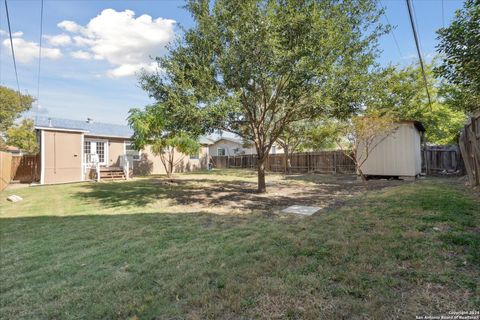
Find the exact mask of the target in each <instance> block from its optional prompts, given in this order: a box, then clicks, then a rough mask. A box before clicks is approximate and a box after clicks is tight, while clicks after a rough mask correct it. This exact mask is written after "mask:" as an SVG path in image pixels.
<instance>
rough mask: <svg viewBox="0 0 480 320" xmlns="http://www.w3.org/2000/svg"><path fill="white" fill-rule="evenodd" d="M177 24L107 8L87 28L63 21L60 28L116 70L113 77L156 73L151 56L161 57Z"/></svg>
mask: <svg viewBox="0 0 480 320" xmlns="http://www.w3.org/2000/svg"><path fill="white" fill-rule="evenodd" d="M174 25H175V21H174V20H170V19H163V18H157V19H152V17H151V16H149V15H146V14H144V15H141V16H139V17H138V18H135V13H134V12H133V11H131V10H125V11H122V12H118V11H115V10H113V9H105V10H103V11H102V12H101V13H100V14H99V15H98V16H96V17H95V18H93V19H91V20H90V22H89V23H88V24H87V25H85V26H80V25H78V24H77V23H75V22H73V21H62V22H60V23H59V24H58V26H59V27H60V28H62V29H64V30H66V31H68V32H71V33H75V34H77V35H76V36H74V37H73V41H74V44H75V45H77V46H80V47H85V50H88V52H89V53H90V54H91V55H92V56H93V57H94V58H95V59H105V60H106V61H108V62H109V63H110V64H112V65H114V66H115V68H113V69H111V70H109V71H108V72H107V75H108V76H110V77H125V76H131V75H134V74H135V73H136V72H137V71H139V70H141V69H142V68H145V69H147V70H154V64H152V60H151V58H150V56H157V55H161V54H163V53H164V52H165V46H166V45H167V44H168V43H169V42H170V41H171V40H172V39H173V37H174Z"/></svg>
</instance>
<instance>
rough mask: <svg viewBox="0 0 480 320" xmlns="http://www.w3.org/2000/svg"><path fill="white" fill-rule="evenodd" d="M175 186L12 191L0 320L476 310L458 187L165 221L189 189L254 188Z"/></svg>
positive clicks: (219, 179) (0, 239) (473, 247)
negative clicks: (301, 212) (286, 210)
mask: <svg viewBox="0 0 480 320" xmlns="http://www.w3.org/2000/svg"><path fill="white" fill-rule="evenodd" d="M185 177H187V178H188V179H187V180H185V181H184V183H182V184H175V185H162V184H158V183H152V181H151V180H148V179H144V180H135V181H129V182H124V183H101V184H75V185H62V186H49V187H38V188H27V189H18V190H15V194H19V195H20V196H22V197H24V198H25V200H24V201H22V202H20V203H15V204H12V203H7V202H5V201H4V200H3V199H4V198H5V196H6V195H7V194H10V193H12V192H2V193H0V196H1V198H2V200H1V202H0V215H1V217H2V219H0V258H1V259H0V318H4V319H32V318H38V319H116V318H118V319H136V318H138V319H183V318H188V319H218V318H222V319H229V318H235V319H237V318H240V317H243V318H245V319H248V318H281V319H319V318H323V319H338V318H346V319H351V318H376V319H380V318H386V317H387V318H409V319H411V318H412V317H413V316H415V315H434V314H440V313H446V312H448V311H451V310H454V311H459V310H474V309H476V310H478V309H479V308H480V300H479V298H478V297H479V296H480V291H479V279H480V259H479V252H480V247H479V243H480V232H479V225H480V204H479V202H478V200H476V199H475V198H473V197H472V196H471V195H469V194H468V193H466V192H465V191H464V190H463V189H462V187H461V186H457V185H456V184H452V183H448V181H447V180H432V181H426V182H421V183H415V184H402V185H400V186H396V187H392V188H385V189H382V190H372V191H368V192H366V193H361V194H359V195H357V196H355V197H352V198H349V199H347V200H345V201H344V202H342V204H341V205H339V206H335V207H331V208H330V209H326V210H324V211H322V212H321V213H320V214H317V215H314V216H311V217H304V218H300V217H295V216H284V215H279V214H262V212H253V213H250V214H245V215H215V214H211V213H206V212H203V211H202V210H200V211H199V212H189V213H185V212H182V211H181V210H179V208H180V209H181V207H179V206H178V205H172V207H169V206H168V204H169V203H170V202H169V201H170V200H171V199H170V198H169V197H172V196H175V195H177V196H181V192H182V191H183V190H195V189H194V187H192V185H194V184H195V181H196V180H195V179H198V180H199V181H201V182H198V183H201V187H202V188H205V186H208V185H209V184H210V185H213V184H215V183H216V184H225V185H227V184H231V183H233V184H238V183H240V182H241V181H243V182H245V181H247V182H248V181H254V180H255V176H250V175H249V174H247V173H235V172H227V173H225V172H221V173H220V172H218V173H210V174H208V177H210V178H209V179H211V180H208V179H207V180H205V177H204V176H203V175H198V176H197V175H195V174H188V175H185V176H182V179H183V178H185ZM192 179H193V180H192ZM275 179H276V180H275ZM278 179H280V178H279V177H277V176H275V177H274V181H277V180H278ZM329 181H331V179H330V180H329ZM317 182H318V181H317ZM295 183H296V182H295ZM298 186H299V185H297V184H295V185H292V187H298ZM169 208H173V209H172V210H171V211H172V212H169Z"/></svg>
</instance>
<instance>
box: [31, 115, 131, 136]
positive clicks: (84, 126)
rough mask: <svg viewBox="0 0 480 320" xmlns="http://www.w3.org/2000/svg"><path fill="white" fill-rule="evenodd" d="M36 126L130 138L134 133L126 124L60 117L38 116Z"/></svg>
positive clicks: (93, 134)
mask: <svg viewBox="0 0 480 320" xmlns="http://www.w3.org/2000/svg"><path fill="white" fill-rule="evenodd" d="M35 128H43V129H50V128H51V129H52V130H55V129H66V130H72V131H75V130H78V131H83V132H85V133H86V134H87V135H92V136H103V137H120V138H130V137H131V136H132V135H133V130H132V129H131V128H130V127H129V126H125V125H120V124H111V123H102V122H95V121H90V122H88V121H81V120H70V119H60V118H38V119H37V120H36V121H35Z"/></svg>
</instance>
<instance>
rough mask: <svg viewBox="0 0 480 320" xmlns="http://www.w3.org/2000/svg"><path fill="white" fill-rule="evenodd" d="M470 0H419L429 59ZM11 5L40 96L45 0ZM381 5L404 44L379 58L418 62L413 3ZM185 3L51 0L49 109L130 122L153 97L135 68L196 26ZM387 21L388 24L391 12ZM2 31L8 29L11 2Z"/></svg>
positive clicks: (6, 73) (2, 58)
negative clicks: (130, 116) (442, 30)
mask: <svg viewBox="0 0 480 320" xmlns="http://www.w3.org/2000/svg"><path fill="white" fill-rule="evenodd" d="M2 2H3V1H2ZM462 3H463V2H462V1H461V0H443V1H442V0H413V5H414V9H415V15H416V17H417V23H418V31H419V35H420V40H421V45H422V50H423V54H424V56H425V58H426V59H427V60H430V59H431V58H432V57H433V55H434V53H435V45H436V34H435V31H436V30H437V29H438V28H440V27H442V26H443V24H445V25H448V24H449V23H450V20H451V19H452V17H453V16H454V13H455V10H456V9H459V8H461V7H462ZM8 4H9V13H10V22H11V27H12V32H13V33H14V34H15V36H14V48H15V50H16V55H17V68H18V77H19V83H20V89H21V90H22V91H24V92H28V93H30V94H31V95H33V96H36V95H37V72H38V42H39V32H40V29H39V26H40V1H39V0H22V1H18V0H17V1H15V0H10V1H9V2H8ZM380 4H381V5H383V6H384V7H385V8H386V16H387V18H388V20H389V22H390V23H391V24H392V25H394V26H396V28H395V30H394V32H393V35H394V36H395V38H396V40H397V42H398V45H399V48H397V46H396V44H395V41H394V37H393V35H392V34H389V35H386V36H384V37H383V38H382V39H381V41H380V47H381V49H382V51H383V52H382V55H381V57H380V58H379V59H380V60H379V62H380V63H381V64H384V65H385V64H388V63H393V64H399V65H407V64H409V63H412V62H414V61H416V59H417V58H416V51H415V45H414V40H413V36H412V31H411V27H410V24H409V20H408V12H407V8H406V4H405V1H404V0H383V1H382V2H380ZM182 6H183V1H154V0H148V1H142V0H135V1H95V0H85V1H73V0H69V1H64V0H45V2H44V23H43V34H44V37H43V39H42V46H43V48H44V50H43V51H42V52H43V58H42V64H41V79H40V99H39V104H40V106H41V109H40V110H41V114H42V115H49V116H52V117H61V118H70V119H79V120H81V119H86V118H87V117H91V118H93V119H95V120H97V121H102V122H111V123H118V124H124V123H125V118H126V116H127V115H128V110H129V109H130V108H132V107H143V106H144V105H146V104H148V103H149V102H150V101H149V99H148V97H147V95H146V93H145V92H143V91H142V90H141V89H140V88H139V87H138V81H137V78H136V77H135V71H136V70H138V69H139V68H141V67H144V68H147V69H148V68H151V67H152V66H151V62H150V60H149V58H148V56H149V55H153V56H154V55H161V54H162V53H163V52H164V45H165V44H166V43H167V42H168V41H169V40H170V39H172V38H173V37H174V36H175V34H178V33H179V32H180V30H179V28H178V24H180V25H183V26H185V27H189V26H191V25H192V21H191V18H190V15H189V14H188V13H187V12H186V11H185V10H184V9H183V8H182ZM442 7H443V10H442ZM107 9H111V10H107ZM105 10H106V11H105ZM127 10H128V11H127ZM142 15H143V17H142V18H141V19H138V18H139V17H140V16H142ZM146 15H148V16H150V17H151V18H149V17H148V16H146ZM92 19H93V20H92ZM157 19H158V20H157ZM382 19H383V22H386V18H385V17H382ZM112 26H114V27H112ZM0 30H3V31H7V30H8V29H7V22H6V15H5V7H4V6H3V3H2V6H1V9H0ZM0 37H1V39H0V50H1V51H0V67H1V68H0V83H1V84H2V85H5V86H9V87H12V88H15V87H16V82H15V73H14V68H13V62H12V57H11V54H10V47H9V40H8V34H6V33H5V32H0ZM132 40H134V41H135V43H133V41H132Z"/></svg>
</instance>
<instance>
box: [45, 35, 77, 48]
mask: <svg viewBox="0 0 480 320" xmlns="http://www.w3.org/2000/svg"><path fill="white" fill-rule="evenodd" d="M43 37H44V38H45V39H47V41H48V43H50V44H51V45H52V46H66V45H68V44H70V43H72V38H70V36H69V35H68V34H64V33H62V34H57V35H55V36H49V35H44V36H43Z"/></svg>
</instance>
